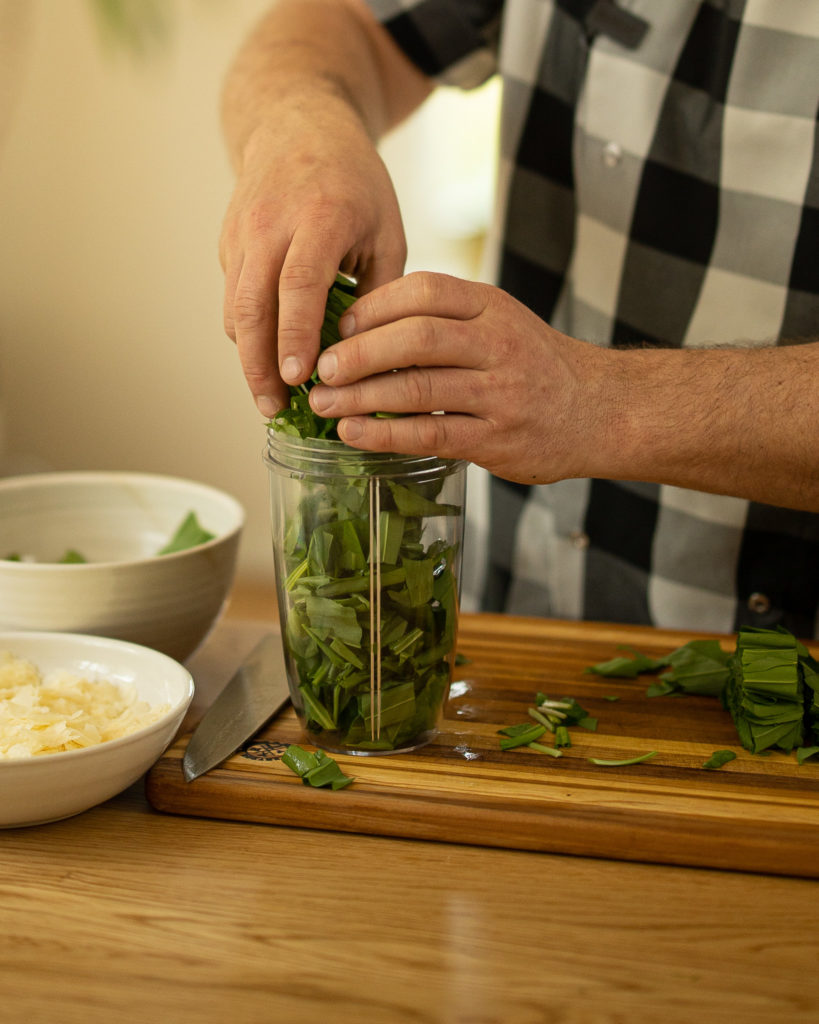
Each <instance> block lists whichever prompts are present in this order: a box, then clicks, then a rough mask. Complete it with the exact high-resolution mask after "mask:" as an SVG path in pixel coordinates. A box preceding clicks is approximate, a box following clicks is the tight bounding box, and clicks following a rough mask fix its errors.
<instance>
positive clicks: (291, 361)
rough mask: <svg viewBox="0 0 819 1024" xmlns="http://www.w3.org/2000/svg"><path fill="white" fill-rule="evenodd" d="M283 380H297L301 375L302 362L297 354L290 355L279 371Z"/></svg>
mask: <svg viewBox="0 0 819 1024" xmlns="http://www.w3.org/2000/svg"><path fill="white" fill-rule="evenodd" d="M279 372H280V373H281V375H282V380H287V381H296V380H298V378H299V377H300V376H301V363H300V362H299V361H298V359H296V357H295V356H288V357H287V359H285V360H284V362H283V363H282V365H281V369H280V371H279Z"/></svg>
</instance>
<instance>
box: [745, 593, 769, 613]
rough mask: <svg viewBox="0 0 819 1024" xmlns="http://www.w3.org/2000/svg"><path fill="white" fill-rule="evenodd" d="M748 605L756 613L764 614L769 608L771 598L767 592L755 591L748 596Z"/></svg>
mask: <svg viewBox="0 0 819 1024" xmlns="http://www.w3.org/2000/svg"><path fill="white" fill-rule="evenodd" d="M748 607H749V608H750V610H751V611H752V612H756V613H757V615H764V613H765V612H769V611H770V610H771V599H770V598H769V597H768V595H767V594H760V593H757V592H756V591H755V592H754V593H753V594H751V596H750V597H749V598H748Z"/></svg>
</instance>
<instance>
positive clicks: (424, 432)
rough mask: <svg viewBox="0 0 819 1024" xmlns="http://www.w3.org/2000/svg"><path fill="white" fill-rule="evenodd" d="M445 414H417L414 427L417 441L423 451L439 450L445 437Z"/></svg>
mask: <svg viewBox="0 0 819 1024" xmlns="http://www.w3.org/2000/svg"><path fill="white" fill-rule="evenodd" d="M444 420H445V417H444V416H416V417H415V419H414V420H413V424H412V429H413V435H414V438H415V442H416V444H417V446H418V447H419V449H420V450H422V451H436V452H437V451H439V450H440V449H441V447H442V446H443V444H444V438H445V426H446V425H445V423H444Z"/></svg>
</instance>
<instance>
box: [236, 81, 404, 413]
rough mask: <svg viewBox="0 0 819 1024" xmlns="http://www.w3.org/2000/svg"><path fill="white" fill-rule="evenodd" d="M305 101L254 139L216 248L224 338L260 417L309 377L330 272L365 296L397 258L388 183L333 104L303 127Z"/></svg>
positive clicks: (394, 272) (354, 126) (397, 229)
mask: <svg viewBox="0 0 819 1024" xmlns="http://www.w3.org/2000/svg"><path fill="white" fill-rule="evenodd" d="M307 102H308V101H307V99H305V103H304V104H302V105H300V106H299V109H298V112H297V113H294V111H293V108H292V106H290V105H288V106H286V107H285V109H284V110H282V112H281V116H280V118H279V119H278V122H277V128H276V131H275V132H272V131H271V130H270V129H265V130H262V131H260V132H259V134H258V135H257V136H256V137H254V138H253V139H252V140H251V142H250V144H249V145H248V147H247V151H246V156H245V161H244V165H243V167H242V170H241V173H240V175H239V178H238V182H237V185H236V189H235V192H234V194H233V198H232V200H231V202H230V206H229V208H228V211H227V215H226V218H225V222H224V227H223V230H222V237H221V243H220V257H221V260H222V266H223V269H224V271H225V302H224V316H225V330H226V332H227V334H228V335H229V337H231V338H232V339H233V340H234V341H235V342H236V347H237V349H238V353H239V359H240V361H241V364H242V369H243V370H244V373H245V377H246V378H247V382H248V385H249V387H250V390H251V393H252V394H253V397H254V399H255V401H256V405H257V407H258V409H259V411H260V412H261V413H262V415H263V416H267V417H269V416H272V415H273V414H274V413H275V412H276V411H277V410H278V409H280V408H281V407H282V406H284V405H286V403H287V385H288V384H298V383H300V382H301V381H303V380H306V379H307V377H309V376H310V374H311V373H312V371H313V367H314V366H315V362H316V357H317V355H318V345H319V328H320V326H321V321H322V318H323V315H324V305H325V302H326V299H327V291H328V289H329V287H330V285H331V284H332V283H333V280H334V279H335V276H336V273H337V271H338V270H339V269H340V268H341V269H343V270H344V271H345V272H347V273H349V274H351V275H353V276H355V277H356V278H357V279H358V282H359V289H360V291H361V292H366V291H368V290H369V289H371V288H373V287H375V286H377V285H379V284H382V283H384V282H385V281H388V280H390V279H391V278H394V277H396V276H398V275H400V274H401V272H402V270H403V267H404V260H405V258H406V242H405V240H404V232H403V227H402V224H401V218H400V214H399V210H398V203H397V200H396V198H395V193H394V191H393V187H392V184H391V182H390V180H389V176H388V174H387V171H386V169H385V167H384V165H383V163H382V161H381V159H380V157H379V156H378V154H377V152H376V150H375V148H374V146H373V144H372V143H371V142H370V140H369V138H368V137H367V135H366V133H365V132H364V131H363V129H362V127H361V125H360V123H358V122H357V120H356V118H355V117H353V116H351V115H350V112H349V110H347V109H345V107H344V105H343V104H339V103H335V104H334V103H332V102H331V101H324V102H317V103H316V104H315V106H314V107H313V108H312V114H310V115H309V116H307V117H306V119H305V105H306V104H307ZM306 124H307V125H309V131H308V130H306V128H305V125H306Z"/></svg>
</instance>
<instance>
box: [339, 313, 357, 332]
mask: <svg viewBox="0 0 819 1024" xmlns="http://www.w3.org/2000/svg"><path fill="white" fill-rule="evenodd" d="M338 333H339V334H340V335H341V337H342V338H349V337H350V335H351V334H355V317H354V316H353V314H352V313H345V314H344V316H343V317H342V318H341V319H340V320H339V322H338Z"/></svg>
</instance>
